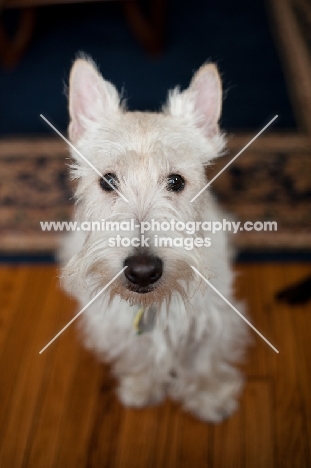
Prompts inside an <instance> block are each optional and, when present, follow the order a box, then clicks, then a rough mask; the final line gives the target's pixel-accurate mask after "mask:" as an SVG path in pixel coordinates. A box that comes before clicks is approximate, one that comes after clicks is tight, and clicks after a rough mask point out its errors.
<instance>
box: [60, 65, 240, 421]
mask: <svg viewBox="0 0 311 468" xmlns="http://www.w3.org/2000/svg"><path fill="white" fill-rule="evenodd" d="M69 111H70V119H71V121H70V126H69V137H70V140H71V142H72V143H73V145H74V146H75V147H76V148H77V150H78V151H79V152H80V153H81V154H82V155H83V156H84V158H85V159H86V160H87V161H86V160H85V159H83V158H82V157H81V155H79V154H76V152H75V151H72V157H73V158H74V164H73V165H72V166H71V175H72V177H73V178H74V179H76V181H77V188H76V193H75V195H76V200H77V201H76V208H75V215H74V216H75V220H76V221H78V222H81V223H82V222H83V221H88V222H93V221H97V222H98V221H100V222H102V220H105V221H113V222H115V223H116V224H115V226H117V227H116V229H117V230H115V231H114V232H111V231H109V230H105V231H103V230H100V231H98V230H91V231H88V232H84V231H82V230H77V231H76V232H74V233H71V234H70V236H69V237H68V238H67V240H66V242H65V243H64V245H63V249H62V258H63V259H64V261H65V262H66V264H65V265H64V267H63V269H62V279H63V282H64V285H65V287H66V289H67V290H68V291H69V292H70V294H72V295H73V296H74V297H76V298H77V299H78V301H79V304H80V305H81V308H82V307H84V306H86V305H87V304H88V303H89V302H90V301H91V299H92V298H94V296H95V295H96V293H98V291H100V290H101V289H102V288H104V287H105V285H107V284H108V283H109V282H111V280H112V279H113V278H114V277H115V276H116V275H118V273H119V272H120V271H121V270H122V269H123V268H125V267H126V269H125V270H124V271H123V272H122V273H121V274H120V275H119V276H118V277H117V278H116V279H115V280H114V281H112V282H111V284H110V285H109V287H107V289H105V291H104V292H103V293H102V294H101V295H100V296H99V297H98V298H97V299H96V300H95V301H93V302H92V303H91V304H90V305H89V306H88V308H87V309H86V310H85V312H84V313H83V314H82V320H81V323H82V329H83V334H84V337H85V342H86V346H87V347H88V348H91V349H93V350H94V351H95V352H96V353H97V355H98V356H99V357H100V358H101V359H103V360H106V361H108V362H112V363H113V370H114V373H115V375H116V376H117V377H118V380H119V387H118V394H119V397H120V399H121V400H122V402H123V403H124V404H125V405H129V406H135V407H141V406H144V405H148V404H154V403H158V402H160V401H161V400H162V399H163V398H164V397H165V395H166V394H168V395H170V396H171V397H172V398H174V399H177V400H180V401H181V402H182V403H183V406H184V408H186V409H187V410H189V411H191V412H192V413H193V414H195V415H196V416H198V417H199V418H201V419H204V420H207V421H214V422H217V421H220V420H222V419H223V418H224V417H226V416H228V415H230V414H231V413H232V412H233V411H234V410H235V409H236V407H237V396H238V395H239V392H240V390H241V388H242V384H243V378H242V376H241V374H240V372H239V371H238V370H237V369H236V368H235V367H233V364H234V363H236V362H237V361H238V360H239V359H240V358H241V356H242V354H243V351H244V348H245V345H246V342H247V333H246V330H245V324H244V321H243V320H241V318H240V317H239V316H238V315H237V314H236V313H235V312H234V311H233V310H232V309H231V308H230V307H229V306H228V305H227V304H226V303H225V302H224V301H223V299H222V298H221V297H219V296H218V295H217V294H216V293H215V292H214V291H213V290H212V289H211V288H210V287H208V286H207V284H206V283H205V282H204V281H203V280H202V278H200V276H199V275H198V274H197V273H196V272H195V271H194V270H193V269H192V268H191V267H192V266H194V267H195V268H196V269H197V270H198V271H199V272H200V273H201V274H202V275H203V276H204V277H205V278H206V279H208V280H210V281H211V283H212V284H213V285H214V286H215V287H216V288H217V289H218V290H219V291H220V292H221V294H223V295H224V296H225V297H226V298H227V299H228V300H229V301H230V302H231V303H232V302H233V299H232V279H233V274H232V271H231V268H230V258H229V257H230V255H229V251H228V246H227V240H226V236H225V235H224V233H223V232H218V233H217V235H216V234H215V235H212V234H211V233H209V238H208V239H207V238H206V237H205V236H206V232H203V231H202V229H200V226H201V225H202V224H201V223H199V222H200V221H201V222H202V221H216V220H219V219H221V220H222V218H223V216H222V213H221V211H220V210H219V208H218V207H217V206H216V204H215V202H214V200H213V198H212V196H211V194H210V193H208V191H205V192H203V193H202V194H201V195H200V196H199V197H198V198H197V199H196V200H195V201H193V202H191V200H192V198H193V197H194V196H195V195H196V194H197V193H198V192H199V191H200V190H201V189H202V188H203V187H204V185H205V184H206V178H205V166H206V165H208V164H210V162H211V161H212V160H213V159H214V158H216V157H217V156H219V155H220V153H221V152H222V150H223V148H224V137H223V135H222V134H221V133H220V131H219V127H218V120H219V117H220V111H221V81H220V78H219V74H218V72H217V69H216V67H215V66H214V65H213V64H208V65H204V66H203V67H201V68H200V69H199V71H198V72H197V73H196V74H195V75H194V78H193V79H192V81H191V84H190V86H189V88H188V89H187V90H185V91H183V92H180V91H179V90H178V89H175V90H173V91H172V92H170V94H169V97H168V101H167V104H166V105H165V106H164V108H163V111H162V112H161V113H141V112H127V111H126V109H125V105H124V103H121V102H120V96H119V95H118V92H117V90H116V89H115V87H114V86H113V85H112V84H111V83H109V82H107V81H105V80H104V79H103V78H102V76H101V75H100V74H99V72H98V70H97V68H96V67H95V65H94V63H93V62H92V61H91V60H90V59H88V58H87V57H81V58H79V59H77V60H76V62H75V63H74V65H73V67H72V70H71V75H70V85H69ZM88 162H89V163H91V165H92V167H91V166H90V164H88ZM99 173H100V174H101V175H102V176H103V177H100V176H99V175H98V174H99ZM133 220H134V224H132V227H133V229H131V230H129V232H127V236H126V237H127V241H126V242H124V243H120V239H123V238H124V231H122V229H121V227H120V226H119V228H118V224H117V223H122V222H123V223H126V225H129V224H130V223H133ZM152 220H154V221H157V222H158V224H159V223H160V230H158V229H157V230H155V229H153V230H149V231H148V232H146V233H145V234H144V238H142V226H144V227H145V226H146V225H148V224H147V223H151V221H152ZM189 221H195V222H197V224H196V226H199V229H198V230H196V231H195V233H193V232H192V233H191V235H190V238H191V240H192V241H193V242H192V244H189V233H188V232H186V231H180V230H179V231H176V229H173V228H172V226H174V225H176V226H177V222H182V223H185V225H186V223H188V222H189ZM173 223H175V224H173ZM163 226H165V232H164V228H163ZM167 226H169V229H167ZM117 236H119V243H118V242H117V241H116V239H117ZM163 236H165V237H166V238H168V237H169V238H170V239H171V242H172V241H173V245H172V244H169V243H168V244H167V245H166V246H165V245H163V244H161V245H159V243H158V240H159V238H160V237H162V238H163ZM186 238H187V239H188V241H187V242H188V243H187V242H186V240H187V239H186ZM138 239H141V240H142V243H141V244H140V245H139V244H138V243H137V240H138ZM198 239H200V240H198ZM132 241H133V242H132ZM134 241H135V242H134ZM129 244H130V245H129ZM191 245H192V246H193V248H191ZM185 246H186V247H185ZM237 307H238V308H239V310H241V305H240V304H239V305H238V306H237Z"/></svg>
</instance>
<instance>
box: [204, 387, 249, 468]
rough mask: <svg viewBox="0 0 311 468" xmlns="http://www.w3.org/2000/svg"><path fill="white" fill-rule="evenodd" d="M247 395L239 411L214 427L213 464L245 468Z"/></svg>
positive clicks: (242, 400) (220, 467)
mask: <svg viewBox="0 0 311 468" xmlns="http://www.w3.org/2000/svg"><path fill="white" fill-rule="evenodd" d="M244 400H245V395H243V397H242V398H241V403H240V407H239V409H238V411H237V412H236V413H235V414H234V415H233V416H232V417H231V418H229V419H228V420H227V421H224V422H223V423H222V424H217V425H216V426H215V427H214V428H213V437H212V440H213V447H212V457H211V459H212V460H213V463H212V465H211V466H215V467H217V468H227V467H230V466H234V467H239V468H244V466H245V464H244V453H243V448H244V445H243V444H244V427H243V419H242V411H243V407H244Z"/></svg>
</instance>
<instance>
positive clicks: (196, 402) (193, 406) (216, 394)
mask: <svg viewBox="0 0 311 468" xmlns="http://www.w3.org/2000/svg"><path fill="white" fill-rule="evenodd" d="M242 386H243V379H242V378H236V379H235V380H233V381H231V382H226V383H223V384H222V386H221V387H219V388H218V390H216V391H213V392H211V389H210V388H209V386H208V385H206V386H200V387H199V388H197V390H196V391H194V392H192V393H191V394H190V395H188V397H187V398H185V399H184V408H185V409H186V410H187V411H189V412H191V413H192V414H194V415H195V416H196V417H198V418H199V419H202V420H204V421H208V422H213V423H219V422H221V421H223V420H224V419H226V418H228V417H229V416H231V415H232V414H233V413H234V412H235V411H236V410H237V408H238V396H239V394H240V392H241V389H242Z"/></svg>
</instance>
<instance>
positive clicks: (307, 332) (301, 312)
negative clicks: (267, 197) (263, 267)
mask: <svg viewBox="0 0 311 468" xmlns="http://www.w3.org/2000/svg"><path fill="white" fill-rule="evenodd" d="M283 274H284V279H285V281H284V285H285V287H286V286H291V285H294V284H295V283H297V282H299V281H302V280H304V279H305V278H306V277H307V276H310V275H311V266H310V265H306V264H301V265H299V266H298V265H297V268H286V269H284V271H283ZM289 313H290V315H291V323H292V327H293V328H292V333H293V338H294V344H295V366H296V369H297V378H298V383H299V388H300V392H301V411H302V413H303V419H304V427H303V431H304V432H305V433H304V434H302V438H306V439H307V440H309V441H310V440H311V397H310V389H311V346H310V339H311V304H310V302H308V303H306V304H300V305H295V306H292V307H289ZM306 450H307V455H306V459H307V465H308V466H311V443H309V444H308V446H307V447H306Z"/></svg>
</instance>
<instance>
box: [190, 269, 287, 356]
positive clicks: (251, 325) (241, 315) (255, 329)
mask: <svg viewBox="0 0 311 468" xmlns="http://www.w3.org/2000/svg"><path fill="white" fill-rule="evenodd" d="M191 268H192V269H193V270H194V271H195V272H196V273H197V274H198V275H199V276H200V277H201V278H202V279H203V280H204V281H205V283H207V284H208V285H209V286H210V287H211V288H212V289H213V290H214V291H215V292H216V293H217V294H218V296H220V297H221V298H222V299H223V300H224V301H225V302H226V303H227V304H228V305H229V306H230V307H231V309H233V310H234V312H236V313H237V314H238V315H239V316H240V317H241V318H242V319H243V320H244V322H246V323H247V325H249V326H250V327H251V328H252V329H253V330H254V331H255V332H256V333H257V335H259V336H260V337H261V338H262V339H263V340H264V341H265V342H266V343H267V344H268V345H269V346H270V347H271V348H272V349H273V351H275V352H276V353H279V351H278V350H277V349H276V348H275V347H274V346H273V344H271V343H270V341H268V340H267V338H265V337H264V336H263V335H262V334H261V333H260V331H258V330H257V328H255V327H254V325H253V324H251V322H249V321H248V320H247V318H245V317H244V315H243V314H241V312H239V311H238V309H236V308H235V307H234V306H233V305H232V304H231V303H230V302H229V301H228V299H226V298H225V297H224V296H223V295H222V294H221V293H220V292H219V291H218V289H216V288H215V286H213V285H212V283H210V282H209V281H208V280H207V279H206V278H204V276H203V275H202V274H201V273H200V272H199V271H198V270H197V269H196V268H195V267H194V266H191Z"/></svg>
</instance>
